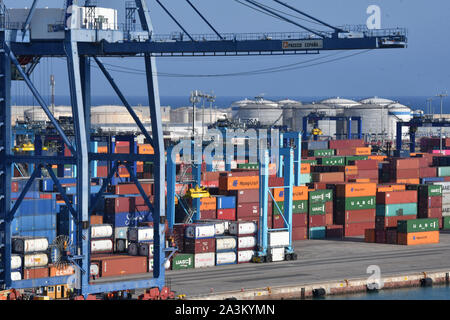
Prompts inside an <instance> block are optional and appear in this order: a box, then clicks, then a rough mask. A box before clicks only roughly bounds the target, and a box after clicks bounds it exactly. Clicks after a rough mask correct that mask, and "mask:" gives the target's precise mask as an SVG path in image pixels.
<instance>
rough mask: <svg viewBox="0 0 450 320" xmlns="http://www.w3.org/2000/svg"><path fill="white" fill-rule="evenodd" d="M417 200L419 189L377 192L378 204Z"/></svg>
mask: <svg viewBox="0 0 450 320" xmlns="http://www.w3.org/2000/svg"><path fill="white" fill-rule="evenodd" d="M413 202H417V191H415V190H407V191H394V192H377V204H399V203H413Z"/></svg>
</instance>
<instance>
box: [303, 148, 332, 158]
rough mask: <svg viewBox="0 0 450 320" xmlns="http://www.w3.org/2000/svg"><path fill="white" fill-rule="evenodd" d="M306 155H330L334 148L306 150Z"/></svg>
mask: <svg viewBox="0 0 450 320" xmlns="http://www.w3.org/2000/svg"><path fill="white" fill-rule="evenodd" d="M308 156H310V157H330V156H334V149H326V150H308Z"/></svg>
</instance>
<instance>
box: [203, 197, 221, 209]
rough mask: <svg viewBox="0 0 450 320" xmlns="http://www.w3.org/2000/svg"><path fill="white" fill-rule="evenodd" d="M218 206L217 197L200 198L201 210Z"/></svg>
mask: <svg viewBox="0 0 450 320" xmlns="http://www.w3.org/2000/svg"><path fill="white" fill-rule="evenodd" d="M216 206H217V198H216V197H209V198H201V199H200V210H204V211H208V210H216Z"/></svg>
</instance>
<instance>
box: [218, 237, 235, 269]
mask: <svg viewBox="0 0 450 320" xmlns="http://www.w3.org/2000/svg"><path fill="white" fill-rule="evenodd" d="M215 247H216V266H219V265H226V264H236V263H237V238H236V237H234V236H216V239H215Z"/></svg>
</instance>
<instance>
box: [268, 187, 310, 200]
mask: <svg viewBox="0 0 450 320" xmlns="http://www.w3.org/2000/svg"><path fill="white" fill-rule="evenodd" d="M272 195H273V199H274V200H275V201H277V202H278V201H284V188H275V189H272ZM301 200H308V187H307V186H298V187H297V186H294V188H293V190H292V201H301Z"/></svg>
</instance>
